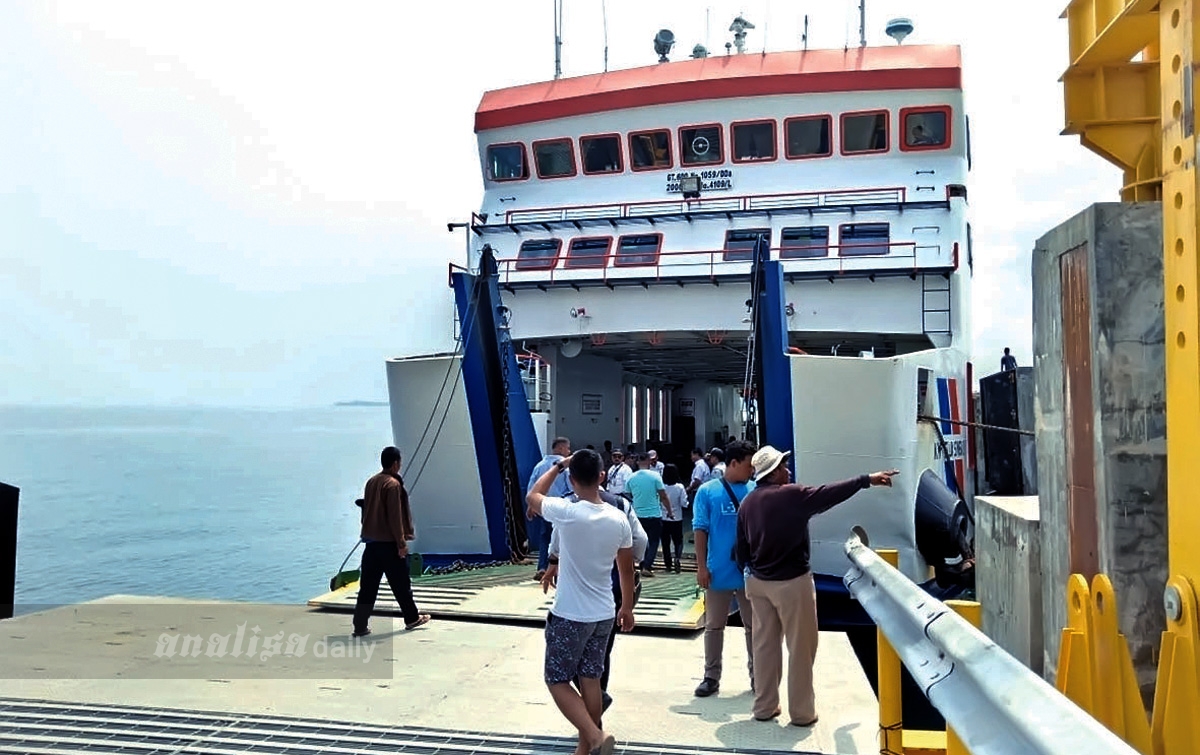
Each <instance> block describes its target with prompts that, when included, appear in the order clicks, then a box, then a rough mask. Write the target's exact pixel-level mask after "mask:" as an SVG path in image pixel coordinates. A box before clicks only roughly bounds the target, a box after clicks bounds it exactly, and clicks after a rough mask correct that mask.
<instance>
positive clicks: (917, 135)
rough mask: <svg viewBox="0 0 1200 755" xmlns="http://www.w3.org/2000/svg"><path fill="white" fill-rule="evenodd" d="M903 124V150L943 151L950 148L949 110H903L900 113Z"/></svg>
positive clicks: (942, 108) (925, 108)
mask: <svg viewBox="0 0 1200 755" xmlns="http://www.w3.org/2000/svg"><path fill="white" fill-rule="evenodd" d="M900 122H901V123H903V124H904V144H903V148H904V149H905V150H922V149H943V148H945V147H949V146H950V108H948V107H923V108H905V109H903V110H901V111H900Z"/></svg>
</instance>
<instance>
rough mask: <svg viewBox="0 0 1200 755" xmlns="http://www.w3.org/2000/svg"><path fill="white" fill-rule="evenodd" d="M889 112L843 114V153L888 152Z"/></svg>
mask: <svg viewBox="0 0 1200 755" xmlns="http://www.w3.org/2000/svg"><path fill="white" fill-rule="evenodd" d="M887 148H888V114H887V111H886V110H876V111H872V112H870V113H849V114H846V115H843V116H842V154H843V155H853V154H861V153H864V152H887Z"/></svg>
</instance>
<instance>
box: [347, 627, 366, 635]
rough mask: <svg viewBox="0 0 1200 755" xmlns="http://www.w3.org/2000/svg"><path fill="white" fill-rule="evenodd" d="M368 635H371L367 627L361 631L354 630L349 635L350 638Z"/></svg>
mask: <svg viewBox="0 0 1200 755" xmlns="http://www.w3.org/2000/svg"><path fill="white" fill-rule="evenodd" d="M370 633H371V628H370V627H367V628H366V629H362V630H358V629H355V630H354V633H353V634H352V635H351V637H366V636H367V635H368V634H370Z"/></svg>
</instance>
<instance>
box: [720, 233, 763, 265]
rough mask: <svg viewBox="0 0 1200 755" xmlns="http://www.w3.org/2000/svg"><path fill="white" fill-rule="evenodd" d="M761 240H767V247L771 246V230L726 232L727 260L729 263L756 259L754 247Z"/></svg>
mask: <svg viewBox="0 0 1200 755" xmlns="http://www.w3.org/2000/svg"><path fill="white" fill-rule="evenodd" d="M760 238H761V239H764V240H766V242H767V246H770V245H771V229H770V228H751V229H748V230H745V231H726V232H725V259H726V260H727V261H746V260H752V259H754V245H755V244H756V243H757V242H758V240H759V239H760Z"/></svg>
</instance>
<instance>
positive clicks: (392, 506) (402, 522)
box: [354, 446, 429, 637]
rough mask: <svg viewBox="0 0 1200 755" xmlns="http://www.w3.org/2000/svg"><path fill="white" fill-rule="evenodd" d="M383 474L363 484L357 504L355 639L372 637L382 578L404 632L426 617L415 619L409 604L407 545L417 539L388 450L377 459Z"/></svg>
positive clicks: (396, 460)
mask: <svg viewBox="0 0 1200 755" xmlns="http://www.w3.org/2000/svg"><path fill="white" fill-rule="evenodd" d="M379 463H380V464H381V465H382V466H383V469H382V470H381V471H380V472H379V474H377V475H375V476H374V477H372V478H371V479H369V480H367V486H366V490H365V491H363V503H362V541H363V542H364V543H365V544H366V545H365V546H364V547H363V557H362V572H361V575H360V577H359V581H358V600H357V601H356V602H355V605H354V636H355V637H363V636H365V635H368V634H370V633H371V630H370V628H369V627H368V626H367V620H368V619H370V618H371V611H372V610H373V609H374V608H375V598H376V597H378V595H379V583H380V581H382V579H383V575H384V574H387V578H388V584H389V585H391V588H392V595H393V596H395V598H396V603H397V604H398V605H399V606H400V612H401V613H403V614H404V628H405V629H416V628H417V627H419V626H421V625H422V624H427V623H428V622H429V614H427V613H420V612H419V611H418V610H417V603H416V601H415V600H414V599H413V594H412V582H411V580H410V578H409V566H408V542H409V541H410V540H415V539H416V538H417V532H416V530H415V529H413V522H412V511H411V510H410V508H409V505H408V491H407V490H405V489H404V480H403V479H401V477H400V450H399V449H397V448H396V447H395V446H388V447H387V448H385V449H383V452H382V453H380V454H379Z"/></svg>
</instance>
